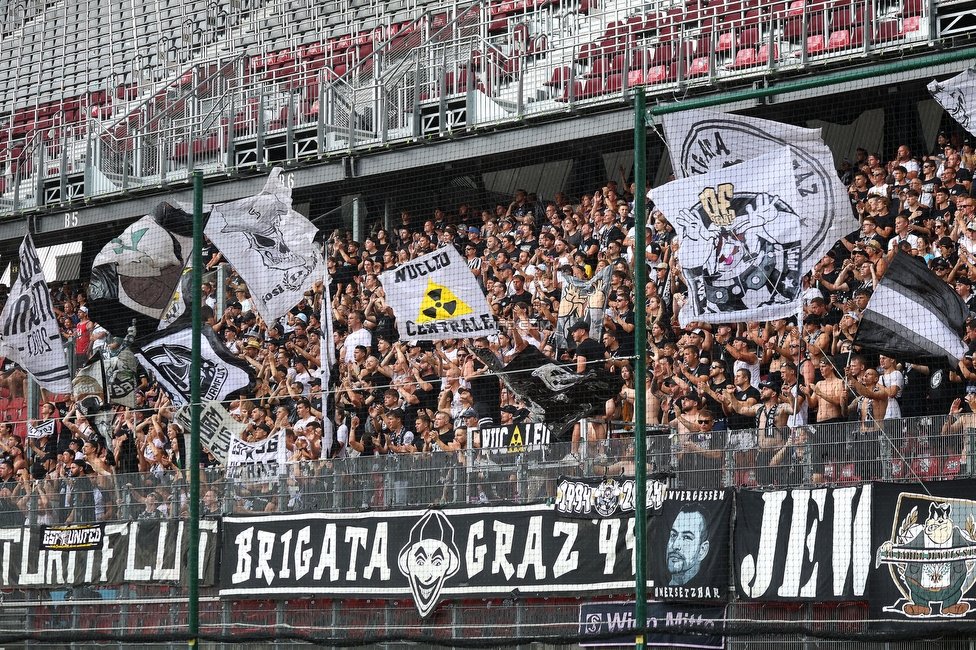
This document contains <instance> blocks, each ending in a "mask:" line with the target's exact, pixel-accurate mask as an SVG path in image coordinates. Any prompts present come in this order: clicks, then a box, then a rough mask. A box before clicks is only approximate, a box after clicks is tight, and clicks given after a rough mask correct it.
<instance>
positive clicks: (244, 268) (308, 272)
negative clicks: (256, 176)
mask: <svg viewBox="0 0 976 650" xmlns="http://www.w3.org/2000/svg"><path fill="white" fill-rule="evenodd" d="M204 232H205V233H206V235H207V237H209V238H210V241H212V242H213V244H214V246H216V247H217V248H218V249H219V250H220V252H221V253H223V254H224V257H225V258H227V261H228V262H230V263H231V265H232V266H233V267H234V268H235V269H236V270H237V272H238V273H239V274H240V276H241V278H243V279H244V281H245V282H246V283H247V286H248V288H249V289H250V290H251V300H252V301H253V302H254V307H255V308H256V309H257V310H258V313H259V314H261V318H263V319H264V321H265V322H266V323H273V322H274V321H275V320H276V319H277V318H279V317H281V316H284V315H285V314H286V313H287V312H288V310H289V309H291V308H292V307H294V306H295V304H296V303H298V301H299V300H301V299H302V297H303V295H304V293H305V291H308V290H310V289H311V288H312V286H313V285H314V284H315V281H316V280H318V279H321V277H322V270H321V269H323V268H325V264H324V263H323V261H322V253H321V252H320V251H319V248H318V247H317V246H316V245H315V243H314V242H313V241H312V239H313V237H315V233H316V232H317V229H316V228H315V226H313V225H312V223H311V222H310V221H309V220H308V219H306V218H305V217H303V216H302V215H300V214H298V213H297V212H295V211H294V210H292V209H291V188H290V187H288V186H287V185H286V184H285V183H284V182H283V181H282V179H281V169H280V168H278V167H276V168H274V169H272V170H271V175H270V176H269V177H268V182H267V184H266V185H265V186H264V189H263V190H262V191H261V193H260V194H256V195H254V196H249V197H247V198H246V199H241V200H239V201H231V202H230V203H223V204H219V205H214V206H213V209H212V211H211V213H210V220H209V221H208V222H207V227H206V229H205V231H204Z"/></svg>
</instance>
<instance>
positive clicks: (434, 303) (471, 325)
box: [380, 246, 497, 341]
mask: <svg viewBox="0 0 976 650" xmlns="http://www.w3.org/2000/svg"><path fill="white" fill-rule="evenodd" d="M380 282H382V283H383V290H384V291H385V293H386V304H388V305H389V306H390V307H392V308H393V313H394V314H395V315H396V319H397V330H398V331H399V332H400V338H403V339H417V340H421V341H437V340H441V339H470V338H474V337H477V336H488V335H491V334H495V332H496V331H497V330H496V327H495V318H494V317H493V316H492V315H491V309H490V308H489V307H488V300H487V299H486V298H485V294H484V293H482V291H481V287H480V286H479V285H478V280H477V279H476V278H475V277H474V274H473V273H472V272H471V269H469V268H468V265H467V264H466V263H465V261H464V260H463V259H462V258H461V255H460V254H458V252H457V250H456V249H455V248H454V247H453V246H447V247H445V248H440V249H438V250H436V251H433V252H431V253H427V254H426V255H423V256H421V257H418V258H417V259H414V260H410V261H409V262H405V263H404V264H402V265H401V266H398V267H396V268H395V269H393V270H391V271H386V272H385V273H383V274H382V275H380Z"/></svg>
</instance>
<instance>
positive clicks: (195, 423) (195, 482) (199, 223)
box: [186, 171, 203, 648]
mask: <svg viewBox="0 0 976 650" xmlns="http://www.w3.org/2000/svg"><path fill="white" fill-rule="evenodd" d="M192 284H193V291H192V295H191V298H190V300H191V302H192V311H191V312H190V314H191V316H192V321H193V346H192V349H191V358H190V376H191V377H192V378H193V379H192V380H191V381H190V443H189V444H190V460H189V463H187V465H188V467H187V468H186V471H187V472H189V474H190V541H189V549H188V550H189V552H188V553H187V570H188V571H189V572H190V575H189V580H188V582H189V587H190V588H189V592H190V593H189V601H190V602H189V605H188V608H189V612H188V619H189V625H190V630H189V632H190V639H189V641H188V642H187V645H188V646H189V647H190V648H194V647H195V646H196V644H197V638H196V637H197V634H199V632H200V584H199V578H200V553H199V550H200V407H201V404H200V382H199V381H198V379H199V377H200V366H201V363H200V337H201V336H202V334H203V332H202V325H201V321H202V318H203V309H202V306H201V303H202V302H203V172H202V171H194V172H193V283H192Z"/></svg>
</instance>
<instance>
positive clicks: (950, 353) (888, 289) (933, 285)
mask: <svg viewBox="0 0 976 650" xmlns="http://www.w3.org/2000/svg"><path fill="white" fill-rule="evenodd" d="M967 318H969V308H968V307H967V306H966V303H965V301H964V300H963V299H962V297H961V296H959V294H957V293H956V292H955V290H954V289H953V287H952V285H949V284H947V283H946V282H945V281H944V280H942V279H941V278H940V277H939V276H937V275H936V274H935V273H934V272H933V271H931V270H930V269H929V268H928V267H927V266H926V265H925V262H924V261H923V260H922V258H920V257H915V256H913V255H910V254H908V253H905V252H899V253H897V254H896V255H895V257H894V258H893V259H892V260H891V262H890V263H889V264H888V270H887V271H885V274H884V275H883V276H882V277H881V281H880V282H879V283H878V286H877V288H875V290H874V293H873V294H872V295H871V299H870V300H869V301H868V304H867V307H866V308H865V310H864V313H863V314H861V322H860V324H859V325H858V327H857V334H856V335H855V337H854V346H855V347H861V348H863V349H865V350H871V351H874V352H878V353H881V354H884V355H886V356H890V357H892V358H894V359H898V360H899V361H905V362H911V363H920V364H931V365H946V363H947V360H948V365H953V366H955V365H958V363H959V360H960V359H962V357H963V356H965V354H966V351H967V349H968V348H967V346H966V344H965V342H963V340H962V337H963V334H964V330H965V326H966V319H967Z"/></svg>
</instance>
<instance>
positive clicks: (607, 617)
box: [579, 602, 725, 650]
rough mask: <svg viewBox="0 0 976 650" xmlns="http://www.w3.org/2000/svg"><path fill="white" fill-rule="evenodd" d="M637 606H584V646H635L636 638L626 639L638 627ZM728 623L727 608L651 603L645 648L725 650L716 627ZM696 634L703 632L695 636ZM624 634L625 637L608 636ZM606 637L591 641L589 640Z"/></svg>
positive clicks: (582, 610) (581, 626)
mask: <svg viewBox="0 0 976 650" xmlns="http://www.w3.org/2000/svg"><path fill="white" fill-rule="evenodd" d="M634 605H635V603H632V602H631V603H591V604H587V605H581V606H580V629H579V633H580V636H581V637H584V638H583V639H582V640H581V641H580V645H581V646H584V647H586V646H604V645H614V646H618V645H634V635H633V634H630V635H629V636H625V635H624V634H626V633H627V632H629V631H632V630H634V629H635V628H636V627H637V620H636V618H635V616H634ZM724 620H725V606H724V605H718V606H711V605H678V604H672V603H657V602H651V603H647V625H646V627H647V629H648V630H650V631H649V632H648V633H647V634H645V635H644V644H645V645H649V646H667V647H670V648H673V647H681V648H707V649H708V650H722V648H724V647H725V637H723V636H722V635H721V634H716V633H715V627H716V623H722V622H723V621H724ZM692 630H700V632H694V631H692ZM614 633H623V634H621V636H607V635H612V634H614ZM595 636H599V637H602V638H600V639H599V640H593V641H587V640H586V637H595Z"/></svg>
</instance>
